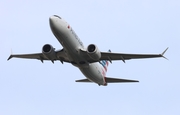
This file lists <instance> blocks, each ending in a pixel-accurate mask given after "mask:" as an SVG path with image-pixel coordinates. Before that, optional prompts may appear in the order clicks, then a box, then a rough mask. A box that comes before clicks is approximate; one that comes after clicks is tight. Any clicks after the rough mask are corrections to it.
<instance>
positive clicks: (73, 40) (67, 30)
mask: <svg viewBox="0 0 180 115" xmlns="http://www.w3.org/2000/svg"><path fill="white" fill-rule="evenodd" d="M49 23H50V27H51V30H52V32H53V34H54V36H55V37H56V38H57V40H58V41H59V42H60V43H61V45H62V46H63V49H61V50H57V51H56V50H55V49H54V48H53V47H52V46H51V45H50V44H45V45H44V46H43V47H42V53H34V54H16V55H14V54H11V55H10V56H9V58H8V60H9V59H11V58H13V57H16V58H27V59H38V60H40V61H41V62H43V61H44V60H50V61H52V62H53V63H54V61H57V60H59V61H60V62H61V63H63V62H67V63H71V64H72V65H74V66H76V67H78V68H79V69H80V71H81V72H82V73H83V74H84V75H85V76H86V78H87V79H81V80H76V82H95V83H97V84H98V85H103V86H106V85H107V83H117V82H139V81H137V80H128V79H119V78H110V77H107V76H106V72H107V67H108V64H109V62H112V61H113V60H122V61H123V62H124V63H125V60H129V59H141V58H156V57H164V56H163V55H164V53H165V52H166V50H167V49H168V48H167V49H166V50H165V51H164V52H163V53H162V54H124V53H111V51H110V50H109V51H108V52H101V51H100V50H99V49H98V47H97V46H96V45H94V44H90V45H89V46H88V47H87V48H85V47H84V45H83V43H82V42H81V40H80V39H79V37H78V36H77V35H76V33H75V32H74V30H73V29H72V28H71V26H70V25H69V24H68V23H67V22H66V21H65V20H63V19H62V18H61V17H59V16H57V15H53V16H51V17H50V18H49ZM164 58H165V57H164Z"/></svg>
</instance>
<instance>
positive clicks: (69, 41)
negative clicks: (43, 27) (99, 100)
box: [49, 15, 107, 85]
mask: <svg viewBox="0 0 180 115" xmlns="http://www.w3.org/2000/svg"><path fill="white" fill-rule="evenodd" d="M49 22H50V27H51V30H52V32H53V34H54V35H55V37H56V38H57V40H58V41H59V42H60V43H61V45H62V46H63V48H64V52H65V54H66V55H67V57H68V58H69V61H70V62H71V63H72V64H73V65H74V66H76V67H78V68H79V69H80V71H81V72H82V73H83V74H84V75H85V76H86V78H87V79H89V80H90V81H92V82H95V83H97V84H99V85H107V83H106V81H105V74H106V71H105V69H104V68H103V66H102V65H101V64H100V63H99V62H95V63H89V62H87V60H86V59H85V58H84V57H83V55H82V54H81V53H80V50H86V48H85V47H84V46H83V43H82V42H81V40H80V39H79V37H78V36H77V35H76V33H75V32H74V31H73V29H72V28H71V27H70V25H69V24H68V23H67V22H66V21H65V20H63V19H61V18H60V17H59V16H56V15H54V16H51V17H50V18H49Z"/></svg>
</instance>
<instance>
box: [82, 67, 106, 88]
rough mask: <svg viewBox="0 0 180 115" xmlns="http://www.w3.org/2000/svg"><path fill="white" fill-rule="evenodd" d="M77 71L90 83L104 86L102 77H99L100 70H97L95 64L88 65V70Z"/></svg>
mask: <svg viewBox="0 0 180 115" xmlns="http://www.w3.org/2000/svg"><path fill="white" fill-rule="evenodd" d="M79 69H80V70H81V72H82V73H83V74H84V75H85V76H86V78H87V79H89V80H90V81H92V82H95V83H97V84H99V85H103V84H104V80H103V77H102V75H101V72H100V70H98V67H97V64H96V63H92V64H90V65H89V67H88V68H79Z"/></svg>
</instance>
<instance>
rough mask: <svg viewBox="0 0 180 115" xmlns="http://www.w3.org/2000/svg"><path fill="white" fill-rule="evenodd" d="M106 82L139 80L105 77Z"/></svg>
mask: <svg viewBox="0 0 180 115" xmlns="http://www.w3.org/2000/svg"><path fill="white" fill-rule="evenodd" d="M105 80H106V82H107V83H118V82H139V81H137V80H129V79H119V78H109V77H105Z"/></svg>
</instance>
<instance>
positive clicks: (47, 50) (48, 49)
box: [42, 44, 56, 61]
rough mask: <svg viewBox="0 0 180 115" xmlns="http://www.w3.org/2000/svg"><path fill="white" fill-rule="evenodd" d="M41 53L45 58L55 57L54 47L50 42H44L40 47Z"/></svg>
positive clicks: (52, 58)
mask: <svg viewBox="0 0 180 115" xmlns="http://www.w3.org/2000/svg"><path fill="white" fill-rule="evenodd" d="M42 53H43V55H44V56H45V57H46V58H48V59H49V60H51V61H53V60H55V59H56V52H55V48H53V47H52V46H51V45H50V44H45V45H44V46H43V47H42Z"/></svg>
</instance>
